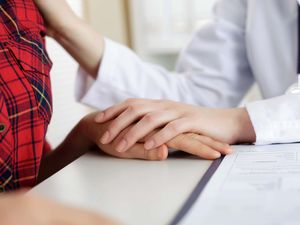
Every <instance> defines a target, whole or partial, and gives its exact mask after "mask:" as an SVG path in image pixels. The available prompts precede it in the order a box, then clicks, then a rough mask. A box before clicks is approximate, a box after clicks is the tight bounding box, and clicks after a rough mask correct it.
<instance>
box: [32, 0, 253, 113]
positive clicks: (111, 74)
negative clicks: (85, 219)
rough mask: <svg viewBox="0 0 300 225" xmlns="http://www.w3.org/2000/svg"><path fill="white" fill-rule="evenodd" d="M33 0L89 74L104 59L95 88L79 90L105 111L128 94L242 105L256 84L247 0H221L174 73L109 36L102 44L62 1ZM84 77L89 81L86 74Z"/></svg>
mask: <svg viewBox="0 0 300 225" xmlns="http://www.w3.org/2000/svg"><path fill="white" fill-rule="evenodd" d="M35 1H36V2H37V3H38V6H39V7H40V9H41V11H42V12H43V14H44V16H45V18H46V20H47V21H48V23H49V24H50V26H51V27H53V28H54V30H55V32H54V33H55V35H54V37H55V38H56V39H57V40H58V41H59V42H60V43H62V44H63V46H65V47H66V48H67V50H68V51H69V52H70V53H71V54H72V55H73V56H74V58H76V59H77V60H78V62H79V63H80V64H81V66H82V68H83V70H85V71H87V74H91V75H93V76H94V77H95V71H97V69H98V66H99V65H100V61H101V65H100V69H99V71H98V74H97V79H96V81H95V82H94V84H93V85H92V87H91V88H90V89H87V90H85V91H84V92H83V93H78V99H81V100H82V101H83V102H84V103H87V104H90V105H92V106H96V107H97V108H101V109H104V108H107V107H109V106H111V105H113V104H115V103H118V102H121V101H123V100H125V99H128V98H150V99H158V98H159V99H161V98H164V99H169V100H174V101H181V102H185V103H191V104H197V105H202V106H211V107H216V106H218V107H231V106H237V105H238V103H239V102H240V100H241V98H242V97H243V96H244V94H245V92H246V91H247V90H248V88H249V87H250V86H251V84H252V83H253V77H252V73H251V70H250V68H249V63H248V60H247V53H246V47H245V26H246V24H245V21H246V11H247V7H246V3H245V1H244V0H234V1H231V0H222V1H220V2H219V4H218V5H217V7H216V10H215V17H216V19H215V20H214V21H212V22H211V23H210V24H209V25H208V26H206V27H203V28H202V29H200V30H198V31H197V32H196V33H195V34H194V36H193V38H192V40H191V42H190V44H189V45H188V47H187V48H186V49H185V50H184V51H183V52H182V54H181V57H180V60H179V64H178V66H177V69H176V70H175V71H172V72H171V71H167V70H165V69H164V68H162V67H159V66H157V65H152V64H149V63H146V62H144V61H143V60H141V59H140V58H139V57H138V56H137V55H136V54H135V53H134V52H132V51H131V50H129V49H128V48H126V47H124V46H121V45H119V44H117V43H114V42H112V41H110V40H107V39H106V40H105V46H104V47H103V38H102V37H101V36H99V35H97V34H95V32H94V31H93V30H91V29H90V28H89V27H88V26H87V25H86V24H85V23H84V22H82V21H80V20H79V19H78V18H76V17H74V16H71V17H70V18H71V19H67V22H66V21H65V20H66V18H69V16H68V17H66V16H65V15H66V14H67V15H69V14H71V13H70V12H64V11H68V10H67V9H65V8H62V7H61V2H63V1H59V4H58V3H57V1H58V0H56V1H50V0H35ZM55 5H58V6H57V7H59V9H56V7H55ZM55 9H56V10H55ZM58 11H60V13H58ZM69 11H70V10H69ZM207 46H210V48H207ZM228 59H230V62H228ZM89 61H90V62H92V63H90V62H89ZM82 74H85V73H84V72H83V73H82ZM80 78H81V79H82V80H83V81H85V79H86V78H87V76H81V77H80ZM82 88H84V87H81V88H79V90H82ZM112 90H114V92H112ZM153 90H156V91H155V92H153ZM95 99H102V100H101V101H99V100H98V101H95Z"/></svg>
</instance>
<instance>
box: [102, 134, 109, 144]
mask: <svg viewBox="0 0 300 225" xmlns="http://www.w3.org/2000/svg"><path fill="white" fill-rule="evenodd" d="M109 137H110V134H109V132H108V131H106V132H105V133H104V134H103V136H102V138H101V143H102V144H103V145H106V144H108V142H109Z"/></svg>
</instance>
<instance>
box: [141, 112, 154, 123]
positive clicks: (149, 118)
mask: <svg viewBox="0 0 300 225" xmlns="http://www.w3.org/2000/svg"><path fill="white" fill-rule="evenodd" d="M155 118H156V116H155V115H154V114H147V115H146V116H145V117H144V120H145V122H147V123H153V122H154V121H155Z"/></svg>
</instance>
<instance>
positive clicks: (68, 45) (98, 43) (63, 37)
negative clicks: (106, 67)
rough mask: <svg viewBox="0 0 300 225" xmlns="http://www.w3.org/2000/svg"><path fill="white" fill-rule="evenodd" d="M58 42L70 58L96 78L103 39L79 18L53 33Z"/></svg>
mask: <svg viewBox="0 0 300 225" xmlns="http://www.w3.org/2000/svg"><path fill="white" fill-rule="evenodd" d="M53 38H54V39H55V40H56V41H57V42H59V43H60V44H61V45H62V46H63V47H64V48H65V49H66V50H67V51H68V53H69V54H70V55H72V57H73V58H74V59H75V60H76V61H77V62H78V63H79V64H80V66H81V67H82V68H84V70H85V71H87V72H88V73H89V74H90V75H92V76H93V77H94V78H95V77H96V76H97V73H98V69H99V66H100V63H101V58H102V55H103V49H104V38H103V37H102V36H101V35H99V34H98V33H97V32H95V31H94V30H93V29H91V27H90V26H89V25H88V24H86V23H85V22H84V21H82V20H80V19H79V18H77V19H76V22H75V21H74V22H73V23H72V24H69V25H68V26H65V27H63V28H61V29H59V30H57V31H56V32H55V33H53Z"/></svg>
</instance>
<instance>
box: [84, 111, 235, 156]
mask: <svg viewBox="0 0 300 225" xmlns="http://www.w3.org/2000/svg"><path fill="white" fill-rule="evenodd" d="M96 115H97V113H92V114H90V115H88V116H86V117H84V118H83V119H82V121H81V124H82V129H83V131H84V135H86V136H87V137H88V138H89V139H90V140H91V142H92V143H94V144H96V145H97V146H98V147H99V148H100V149H101V150H102V151H103V152H105V153H107V154H109V155H112V156H115V157H119V158H130V159H145V160H165V159H166V158H167V157H168V147H169V148H173V149H178V150H181V151H184V152H187V153H190V154H192V155H195V156H198V157H200V158H203V159H217V158H219V157H220V156H221V154H229V153H230V152H231V148H230V147H229V145H227V144H223V143H221V142H218V141H215V140H213V139H211V138H209V137H206V136H202V135H197V134H193V133H187V134H180V135H178V136H176V137H175V138H173V139H172V140H170V141H169V142H168V143H167V144H166V145H161V146H159V147H158V148H156V149H153V150H145V148H144V144H143V142H144V140H140V142H138V143H136V144H135V145H134V146H133V147H131V148H130V149H129V150H128V151H126V152H123V153H120V152H117V151H116V150H115V147H116V145H117V143H118V142H119V141H120V140H121V139H122V137H123V135H125V134H126V133H127V131H128V129H130V128H131V127H128V128H127V129H125V130H123V131H122V132H121V133H120V134H119V136H118V137H117V138H116V139H115V140H114V141H113V142H112V143H110V144H108V145H103V144H101V142H100V138H101V136H102V135H103V132H104V131H105V130H106V129H107V127H108V126H109V125H110V123H111V122H110V121H109V122H107V123H103V124H97V123H95V116H96ZM150 135H151V134H150ZM145 138H146V137H145Z"/></svg>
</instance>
